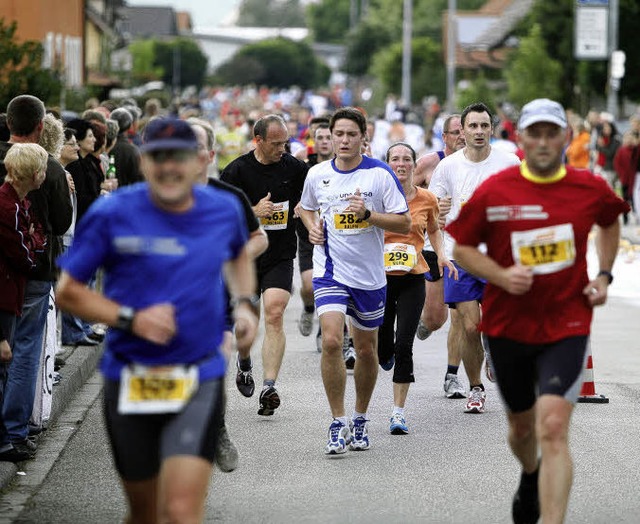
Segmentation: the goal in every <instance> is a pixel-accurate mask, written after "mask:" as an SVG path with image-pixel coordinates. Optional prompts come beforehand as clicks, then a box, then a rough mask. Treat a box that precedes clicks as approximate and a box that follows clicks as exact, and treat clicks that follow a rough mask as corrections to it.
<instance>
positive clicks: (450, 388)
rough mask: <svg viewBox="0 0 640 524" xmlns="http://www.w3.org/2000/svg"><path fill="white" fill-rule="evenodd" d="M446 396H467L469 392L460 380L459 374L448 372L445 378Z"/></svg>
mask: <svg viewBox="0 0 640 524" xmlns="http://www.w3.org/2000/svg"><path fill="white" fill-rule="evenodd" d="M444 396H445V397H447V398H464V397H466V396H467V392H466V391H465V389H464V387H463V386H462V384H460V381H459V380H458V375H455V374H453V373H447V375H446V376H445V378H444Z"/></svg>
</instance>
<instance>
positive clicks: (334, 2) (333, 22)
mask: <svg viewBox="0 0 640 524" xmlns="http://www.w3.org/2000/svg"><path fill="white" fill-rule="evenodd" d="M306 17H307V27H308V28H309V30H310V32H311V37H312V39H313V40H314V41H315V42H328V43H334V44H342V43H344V42H345V39H346V36H347V33H348V32H349V24H350V19H349V2H348V1H345V0H322V2H319V3H317V4H315V3H314V4H309V6H308V7H307V12H306Z"/></svg>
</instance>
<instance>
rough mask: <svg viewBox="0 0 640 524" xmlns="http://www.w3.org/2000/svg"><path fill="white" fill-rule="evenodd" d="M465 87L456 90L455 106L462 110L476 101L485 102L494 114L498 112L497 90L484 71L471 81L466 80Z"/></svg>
mask: <svg viewBox="0 0 640 524" xmlns="http://www.w3.org/2000/svg"><path fill="white" fill-rule="evenodd" d="M465 84H466V85H465V87H463V88H461V89H459V90H458V91H457V92H456V101H455V106H456V107H457V108H458V110H459V111H462V110H463V109H464V108H465V107H467V106H468V105H471V104H473V103H475V102H482V103H484V104H485V105H486V106H487V107H488V108H489V109H490V110H491V112H492V113H493V114H495V112H496V108H497V107H498V104H497V103H496V91H495V89H493V88H492V87H491V85H490V84H489V81H488V79H487V77H486V76H485V74H484V71H482V70H481V71H480V72H479V73H478V76H477V77H476V78H475V79H474V80H471V81H467V82H465Z"/></svg>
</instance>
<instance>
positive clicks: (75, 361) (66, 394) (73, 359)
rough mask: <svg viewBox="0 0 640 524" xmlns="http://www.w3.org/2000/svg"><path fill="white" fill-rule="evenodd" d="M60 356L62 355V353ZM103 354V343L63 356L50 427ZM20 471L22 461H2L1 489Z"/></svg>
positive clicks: (55, 389)
mask: <svg viewBox="0 0 640 524" xmlns="http://www.w3.org/2000/svg"><path fill="white" fill-rule="evenodd" d="M62 355H64V352H63V353H62ZM58 356H59V357H60V356H61V354H58ZM101 356H102V344H100V345H99V346H79V347H77V348H70V349H69V354H68V355H66V356H64V357H63V359H64V361H65V364H64V366H62V367H61V368H60V374H61V375H62V380H61V381H60V383H59V384H58V385H57V386H54V389H53V398H52V401H51V415H50V417H49V422H48V424H47V425H48V426H49V427H51V426H52V425H53V424H54V423H55V422H56V419H57V418H58V417H59V416H60V415H61V414H62V413H63V412H64V410H65V409H66V407H67V406H68V405H69V402H70V401H71V399H72V398H73V397H74V395H75V394H76V392H77V391H78V390H79V389H80V388H81V387H82V385H83V384H84V383H85V382H86V381H87V380H88V379H89V377H91V375H93V373H94V371H95V369H96V367H97V365H98V361H99V360H100V357H101ZM45 435H46V432H45ZM34 460H38V457H37V456H36V458H35V459H34ZM18 471H20V463H17V464H14V463H12V462H0V490H2V489H4V488H6V487H7V486H8V485H9V484H10V483H11V482H12V481H13V479H14V478H15V476H16V473H17V472H18Z"/></svg>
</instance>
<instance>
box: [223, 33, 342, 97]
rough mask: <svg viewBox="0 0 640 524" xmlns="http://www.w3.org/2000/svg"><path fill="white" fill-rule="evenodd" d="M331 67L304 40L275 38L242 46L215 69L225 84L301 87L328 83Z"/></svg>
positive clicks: (305, 87)
mask: <svg viewBox="0 0 640 524" xmlns="http://www.w3.org/2000/svg"><path fill="white" fill-rule="evenodd" d="M329 75H330V71H329V68H328V67H327V66H326V65H325V64H324V63H322V62H321V61H320V60H318V58H316V56H315V55H314V54H313V51H312V49H311V47H310V46H309V45H308V44H306V43H304V42H294V41H293V40H289V39H288V38H282V37H278V38H272V39H268V40H263V41H261V42H257V43H255V44H250V45H247V46H244V47H243V48H241V49H240V50H239V51H238V52H237V53H236V54H235V55H234V56H233V57H231V59H230V60H228V61H227V62H225V63H224V64H222V65H221V66H220V67H219V68H218V70H217V71H216V80H217V81H218V82H220V83H224V84H258V85H263V84H264V85H267V86H269V87H288V86H291V85H297V86H300V87H301V88H303V89H307V88H311V87H317V86H319V85H323V84H325V83H326V82H327V81H328V79H329Z"/></svg>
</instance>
